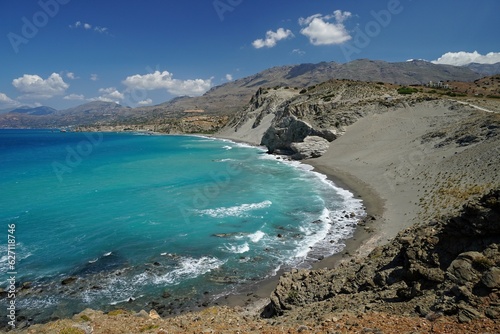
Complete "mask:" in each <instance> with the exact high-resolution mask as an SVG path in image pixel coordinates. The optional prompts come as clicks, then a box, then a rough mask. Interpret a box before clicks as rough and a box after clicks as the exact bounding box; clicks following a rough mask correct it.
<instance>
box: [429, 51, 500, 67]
mask: <svg viewBox="0 0 500 334" xmlns="http://www.w3.org/2000/svg"><path fill="white" fill-rule="evenodd" d="M432 62H433V63H434V64H446V65H455V66H463V65H468V64H470V63H479V64H495V63H498V62H500V52H490V53H487V54H485V55H482V54H480V53H479V52H477V51H474V52H465V51H460V52H448V53H445V54H444V55H442V56H441V57H439V58H438V59H437V60H434V61H432Z"/></svg>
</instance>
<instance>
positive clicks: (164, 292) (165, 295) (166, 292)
mask: <svg viewBox="0 0 500 334" xmlns="http://www.w3.org/2000/svg"><path fill="white" fill-rule="evenodd" d="M171 296H172V294H170V292H168V291H167V290H165V291H163V294H162V295H161V297H162V298H165V299H167V298H170V297H171Z"/></svg>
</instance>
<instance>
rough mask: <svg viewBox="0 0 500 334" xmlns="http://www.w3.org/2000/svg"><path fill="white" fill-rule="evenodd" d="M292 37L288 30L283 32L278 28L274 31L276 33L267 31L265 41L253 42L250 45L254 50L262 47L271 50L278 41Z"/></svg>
mask: <svg viewBox="0 0 500 334" xmlns="http://www.w3.org/2000/svg"><path fill="white" fill-rule="evenodd" d="M293 37H294V35H293V33H292V31H291V30H289V29H287V30H285V29H283V28H279V29H278V30H276V32H274V31H272V30H269V31H268V32H267V33H266V38H265V39H257V40H255V41H253V43H252V45H253V47H254V48H256V49H260V48H263V47H267V48H272V47H274V46H276V43H278V42H279V41H281V40H283V39H287V38H293Z"/></svg>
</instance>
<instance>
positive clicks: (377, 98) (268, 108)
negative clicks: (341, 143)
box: [219, 79, 436, 160]
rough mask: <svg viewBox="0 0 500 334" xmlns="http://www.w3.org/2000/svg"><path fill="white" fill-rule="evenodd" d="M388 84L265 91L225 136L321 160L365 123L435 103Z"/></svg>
mask: <svg viewBox="0 0 500 334" xmlns="http://www.w3.org/2000/svg"><path fill="white" fill-rule="evenodd" d="M400 88H401V87H400V86H398V85H393V84H385V83H383V82H378V83H371V82H362V81H353V80H347V79H343V80H329V81H326V82H323V83H321V84H318V85H312V86H310V87H307V88H304V89H302V90H299V89H297V88H289V87H281V88H276V87H275V88H272V89H259V90H258V91H257V93H256V94H255V95H254V96H253V98H252V99H251V101H250V103H249V105H248V106H247V108H245V109H243V110H242V111H240V112H238V113H236V114H235V115H234V117H233V118H232V119H230V121H229V122H228V124H227V126H226V127H225V128H224V129H222V130H221V131H220V132H219V135H221V136H223V137H226V138H233V139H239V140H245V141H249V142H252V143H254V144H260V145H264V146H267V148H268V150H269V152H270V153H278V154H286V155H291V156H292V158H294V159H297V160H300V159H306V158H314V157H319V156H321V155H322V153H323V152H325V151H326V150H327V149H328V146H329V142H332V141H333V140H335V139H336V138H338V137H339V136H341V135H342V134H343V133H344V129H345V127H347V126H349V125H351V124H353V123H354V122H356V121H357V120H358V119H359V118H362V117H365V116H367V115H370V114H373V113H381V112H384V111H386V110H388V108H390V107H394V106H398V105H401V106H402V105H405V104H410V103H415V102H418V101H423V100H432V99H435V98H436V97H432V96H430V95H426V94H414V95H413V94H408V95H407V94H399V93H398V89H400Z"/></svg>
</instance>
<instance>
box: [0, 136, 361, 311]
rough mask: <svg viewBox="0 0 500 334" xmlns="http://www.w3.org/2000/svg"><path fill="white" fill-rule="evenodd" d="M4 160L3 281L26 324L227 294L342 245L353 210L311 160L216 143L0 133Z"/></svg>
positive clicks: (355, 215) (356, 211)
mask: <svg viewBox="0 0 500 334" xmlns="http://www.w3.org/2000/svg"><path fill="white" fill-rule="evenodd" d="M0 159H1V160H0V198H1V201H0V238H1V239H0V256H1V261H0V267H1V269H2V270H1V273H2V276H1V277H0V283H1V285H0V286H1V287H3V288H6V287H7V285H8V279H9V278H10V276H9V275H8V274H7V273H8V272H12V271H13V270H12V269H14V270H15V279H16V285H17V286H18V287H20V286H21V285H22V284H23V283H26V282H30V283H29V289H25V290H26V291H19V292H18V296H17V300H16V307H17V308H19V310H20V312H27V313H29V312H31V313H29V314H31V316H33V317H35V319H36V320H46V319H49V318H50V317H54V316H70V315H71V314H72V313H74V312H78V311H81V310H83V309H85V308H87V307H91V308H101V309H106V308H107V307H111V306H114V307H119V306H122V307H126V306H127V304H130V302H132V301H133V302H134V305H135V306H136V307H138V308H139V309H140V308H141V307H145V306H146V305H148V303H149V302H150V301H151V300H154V299H155V298H159V296H162V295H163V297H165V298H168V299H170V300H176V301H178V302H179V301H181V302H179V303H178V304H179V305H177V306H172V307H180V306H182V305H183V304H185V305H187V304H189V302H188V301H194V300H200V299H201V298H205V299H206V298H215V296H222V295H224V294H228V293H231V292H235V291H238V289H239V288H241V287H242V286H244V285H245V284H248V283H250V282H256V281H259V280H263V279H265V278H267V277H269V276H272V275H275V274H276V273H277V271H278V270H279V269H290V268H293V267H307V266H308V265H310V263H311V262H313V261H315V260H317V259H319V258H321V257H323V256H328V255H331V254H333V253H335V252H338V251H340V250H342V248H343V241H344V240H345V239H346V238H348V237H350V236H351V235H352V233H353V230H354V228H355V225H356V220H357V219H359V217H360V216H361V215H363V210H362V204H361V202H360V201H359V200H356V199H354V198H353V196H352V194H351V193H349V192H348V191H346V190H343V189H340V188H338V187H336V186H335V185H334V184H333V183H331V182H330V181H328V180H327V179H326V177H324V176H323V175H321V174H318V173H315V172H313V171H311V168H310V167H308V166H307V165H303V164H298V163H291V162H287V161H284V160H280V159H277V158H276V157H273V156H269V155H267V154H266V153H265V151H264V150H263V149H260V148H256V147H250V146H247V145H242V144H237V143H234V142H230V141H223V140H217V139H213V138H204V137H194V136H164V135H150V134H146V133H69V132H68V133H63V132H59V131H51V130H1V131H0ZM9 226H15V231H10V232H9V230H8V228H9ZM11 232H12V234H14V235H15V266H14V268H12V267H10V266H9V257H8V241H7V240H8V234H9V233H11ZM10 260H12V258H11V259H10ZM11 262H12V261H11ZM68 278H70V279H69V280H68ZM207 296H209V297H207ZM182 301H186V302H182ZM7 302H8V300H7V299H5V298H4V299H2V300H1V303H2V309H3V307H4V306H5V305H6V304H7ZM4 304H5V305H4ZM171 305H174V304H172V303H171Z"/></svg>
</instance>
